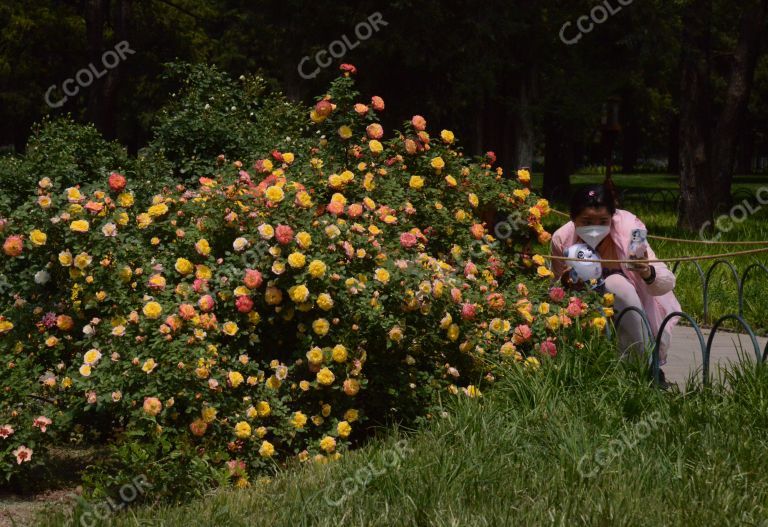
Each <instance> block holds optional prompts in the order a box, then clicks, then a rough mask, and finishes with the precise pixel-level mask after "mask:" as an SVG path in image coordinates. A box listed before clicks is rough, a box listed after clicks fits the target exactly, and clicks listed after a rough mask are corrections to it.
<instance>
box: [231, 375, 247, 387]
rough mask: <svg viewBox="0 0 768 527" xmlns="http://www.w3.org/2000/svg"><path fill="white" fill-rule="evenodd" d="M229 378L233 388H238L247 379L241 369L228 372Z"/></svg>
mask: <svg viewBox="0 0 768 527" xmlns="http://www.w3.org/2000/svg"><path fill="white" fill-rule="evenodd" d="M227 380H228V381H229V384H230V385H231V386H232V388H237V387H238V386H240V385H241V384H242V383H243V381H244V380H245V379H244V378H243V374H242V373H240V372H239V371H231V372H229V373H228V374H227Z"/></svg>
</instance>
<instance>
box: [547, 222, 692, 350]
mask: <svg viewBox="0 0 768 527" xmlns="http://www.w3.org/2000/svg"><path fill="white" fill-rule="evenodd" d="M645 228H646V227H645V225H644V224H643V222H642V221H640V219H639V218H638V217H637V216H635V215H634V214H632V213H631V212H628V211H626V210H617V211H616V214H614V215H613V218H612V219H611V232H610V236H611V240H613V244H614V245H615V246H616V254H617V257H618V258H617V259H618V260H625V259H627V248H628V247H629V242H630V238H631V233H632V230H633V229H645ZM575 243H581V239H580V238H579V237H578V236H577V234H576V226H575V225H574V224H573V222H572V221H569V222H568V223H566V224H565V225H563V226H562V227H560V228H559V229H558V230H557V231H556V232H555V234H553V235H552V255H553V256H563V254H564V253H565V251H566V250H567V249H568V247H570V246H571V245H573V244H575ZM648 259H649V260H655V259H656V254H655V253H654V252H653V249H651V248H650V247H648ZM567 264H568V262H563V261H558V260H553V261H552V271H553V272H554V273H555V277H557V278H558V279H559V278H560V277H561V276H562V274H563V273H564V272H565V270H566V268H567V267H568V265H567ZM652 265H653V267H655V268H656V280H654V282H653V283H652V284H650V285H648V284H646V283H645V282H644V281H643V279H642V278H641V277H640V275H638V274H637V273H633V272H625V273H624V274H625V275H626V277H627V278H628V279H629V281H630V282H631V283H632V285H634V287H635V290H636V291H637V296H638V297H640V302H641V303H642V304H643V310H644V311H645V314H646V315H647V316H648V322H649V323H650V325H651V330H652V331H653V333H654V335H657V334H658V332H659V327H660V326H661V322H662V321H663V320H664V317H666V316H667V315H668V314H670V313H673V312H675V311H680V310H681V308H680V303H679V302H678V301H677V298H675V294H674V293H673V292H672V291H673V290H674V288H675V275H674V274H673V273H672V271H670V270H669V268H668V267H667V266H666V265H665V264H663V263H655V264H652ZM622 267H623V266H622ZM677 321H678V319H672V320H671V321H670V322H669V323H668V324H667V326H666V327H665V328H664V335H663V336H662V339H661V349H660V350H659V356H660V359H661V361H660V362H661V364H664V363H665V362H666V358H667V348H668V346H669V339H670V336H671V332H672V327H673V326H674V325H675V324H676V323H677Z"/></svg>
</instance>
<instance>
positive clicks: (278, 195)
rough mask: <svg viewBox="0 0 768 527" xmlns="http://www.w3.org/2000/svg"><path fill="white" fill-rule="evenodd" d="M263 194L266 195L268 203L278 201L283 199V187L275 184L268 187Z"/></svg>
mask: <svg viewBox="0 0 768 527" xmlns="http://www.w3.org/2000/svg"><path fill="white" fill-rule="evenodd" d="M265 195H266V196H267V200H269V201H270V203H280V202H281V201H283V199H285V192H283V189H281V188H280V187H278V186H276V185H272V186H271V187H268V188H267V191H266V193H265Z"/></svg>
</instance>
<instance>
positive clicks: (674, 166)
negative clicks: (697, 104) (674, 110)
mask: <svg viewBox="0 0 768 527" xmlns="http://www.w3.org/2000/svg"><path fill="white" fill-rule="evenodd" d="M667 147H668V148H667V172H669V173H670V174H680V116H679V115H677V114H675V115H674V116H673V117H672V119H670V122H669V140H668V142H667Z"/></svg>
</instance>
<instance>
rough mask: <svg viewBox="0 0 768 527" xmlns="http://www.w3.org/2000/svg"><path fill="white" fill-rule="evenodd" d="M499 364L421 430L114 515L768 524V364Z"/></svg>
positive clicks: (318, 521) (589, 355)
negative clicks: (649, 373) (718, 369)
mask: <svg viewBox="0 0 768 527" xmlns="http://www.w3.org/2000/svg"><path fill="white" fill-rule="evenodd" d="M498 372H499V374H500V375H499V380H498V381H497V384H496V386H495V387H494V389H493V390H491V391H489V392H488V393H486V394H485V395H484V396H482V397H480V398H479V399H469V398H466V397H459V398H456V399H451V400H447V401H446V402H445V407H444V412H443V413H442V414H441V415H435V416H433V421H432V424H431V425H430V426H426V427H424V428H423V429H420V430H418V431H416V432H411V433H406V432H405V431H403V430H390V431H385V432H384V433H382V435H381V438H380V439H377V440H375V441H373V442H372V443H371V444H369V445H368V446H366V447H365V448H362V449H360V450H358V451H356V452H354V453H351V454H349V455H347V456H345V457H344V458H342V459H341V460H340V461H338V462H335V463H331V464H329V465H314V464H309V465H306V466H303V467H301V468H298V467H292V468H288V469H287V470H282V471H278V472H277V474H276V475H275V476H274V477H273V478H271V479H265V480H263V481H260V482H256V483H254V484H253V486H252V487H251V488H249V489H244V490H222V491H218V492H214V493H212V494H210V495H207V496H205V497H203V498H201V499H198V500H194V501H192V502H191V503H186V504H182V505H158V506H143V507H136V508H134V509H131V510H130V511H129V512H127V513H122V514H118V515H116V516H114V517H112V518H110V520H111V521H113V523H110V524H111V525H116V526H138V525H157V526H168V527H172V526H181V525H184V526H188V527H189V526H197V525H200V526H202V525H228V526H240V525H242V526H246V525H274V526H281V525H286V526H288V525H290V526H296V525H316V526H336V525H351V526H352V525H354V526H357V525H371V526H374V525H382V526H384V525H386V526H389V525H398V526H400V525H403V526H406V525H423V526H426V525H446V526H448V525H462V526H475V525H477V526H481V525H590V526H594V525H606V526H608V525H610V526H620V525H633V526H642V525H648V526H657V525H681V526H683V525H685V526H687V525H766V524H768V523H767V522H766V519H768V469H766V467H768V448H767V447H768V445H767V444H766V437H768V435H767V434H766V432H768V397H767V395H768V393H766V391H768V368H761V369H759V370H757V371H755V370H747V371H737V372H734V373H733V374H732V375H731V376H730V378H729V384H730V386H731V388H732V389H730V390H725V389H722V388H717V387H715V388H713V389H709V390H693V391H689V392H688V393H687V394H686V395H682V394H681V393H679V392H677V391H674V392H671V393H664V392H661V391H659V390H657V389H655V388H652V387H649V385H648V383H647V381H646V380H645V377H644V375H643V374H642V373H641V372H638V371H636V370H634V369H632V368H631V367H630V366H627V365H624V364H621V363H618V362H617V361H616V360H615V359H614V353H613V351H612V350H611V349H610V348H609V347H608V346H606V345H605V344H601V343H588V345H587V346H586V347H585V348H584V349H583V350H581V351H579V352H569V353H564V354H561V355H560V356H559V357H557V358H556V359H555V360H553V361H551V362H549V363H547V364H546V365H545V367H544V368H542V369H541V370H539V371H538V372H531V371H526V370H524V369H522V368H518V367H515V366H512V367H511V368H510V367H504V368H501V369H500V370H499V371H498ZM92 518H93V517H92V516H90V517H86V522H87V523H86V524H88V525H91V524H92V523H90V520H91V519H92ZM39 522H40V525H43V526H55V525H63V524H65V515H64V513H62V512H60V511H51V512H50V513H49V514H46V515H44V516H41V517H40V518H39Z"/></svg>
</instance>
